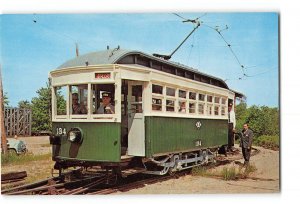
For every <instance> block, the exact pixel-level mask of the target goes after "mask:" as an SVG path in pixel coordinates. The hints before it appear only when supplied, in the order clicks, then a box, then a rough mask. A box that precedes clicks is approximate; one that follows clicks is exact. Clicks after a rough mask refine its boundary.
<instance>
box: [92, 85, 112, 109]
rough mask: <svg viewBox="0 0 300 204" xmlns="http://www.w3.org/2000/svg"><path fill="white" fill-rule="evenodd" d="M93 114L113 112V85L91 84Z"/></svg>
mask: <svg viewBox="0 0 300 204" xmlns="http://www.w3.org/2000/svg"><path fill="white" fill-rule="evenodd" d="M92 104H93V105H92V112H93V114H114V113H115V85H114V84H92Z"/></svg>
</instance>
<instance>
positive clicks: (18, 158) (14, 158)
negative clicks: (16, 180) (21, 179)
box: [1, 153, 51, 166]
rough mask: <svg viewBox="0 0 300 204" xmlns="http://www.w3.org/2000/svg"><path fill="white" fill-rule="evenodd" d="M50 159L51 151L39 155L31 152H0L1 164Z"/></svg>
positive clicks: (17, 163)
mask: <svg viewBox="0 0 300 204" xmlns="http://www.w3.org/2000/svg"><path fill="white" fill-rule="evenodd" d="M47 159H49V160H51V153H48V154H39V155H33V154H32V153H26V154H21V155H17V154H15V153H8V154H5V155H4V154H1V164H2V165H3V166H5V165H9V164H14V165H19V164H26V163H28V162H31V161H40V160H47Z"/></svg>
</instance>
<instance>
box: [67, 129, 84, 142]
mask: <svg viewBox="0 0 300 204" xmlns="http://www.w3.org/2000/svg"><path fill="white" fill-rule="evenodd" d="M68 140H69V141H70V142H73V143H82V140H83V134H82V131H81V130H80V129H79V128H71V130H70V131H69V132H68Z"/></svg>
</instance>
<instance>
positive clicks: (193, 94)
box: [189, 92, 196, 100]
mask: <svg viewBox="0 0 300 204" xmlns="http://www.w3.org/2000/svg"><path fill="white" fill-rule="evenodd" d="M189 99H191V100H196V93H194V92H190V93H189Z"/></svg>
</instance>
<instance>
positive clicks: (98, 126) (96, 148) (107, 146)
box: [52, 122, 121, 162]
mask: <svg viewBox="0 0 300 204" xmlns="http://www.w3.org/2000/svg"><path fill="white" fill-rule="evenodd" d="M52 127H53V133H54V134H55V135H57V134H59V133H61V135H59V137H60V141H61V144H60V145H53V155H54V157H55V158H56V159H63V160H68V159H69V160H77V161H78V160H79V161H91V162H119V161H120V158H121V138H120V135H121V124H120V123H88V122H85V123H74V122H68V123H67V122H55V123H53V125H52ZM60 128H61V129H60ZM71 128H80V129H81V130H82V132H83V140H82V143H81V144H78V143H72V142H70V141H68V138H67V134H66V133H67V132H68V131H70V129H71Z"/></svg>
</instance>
